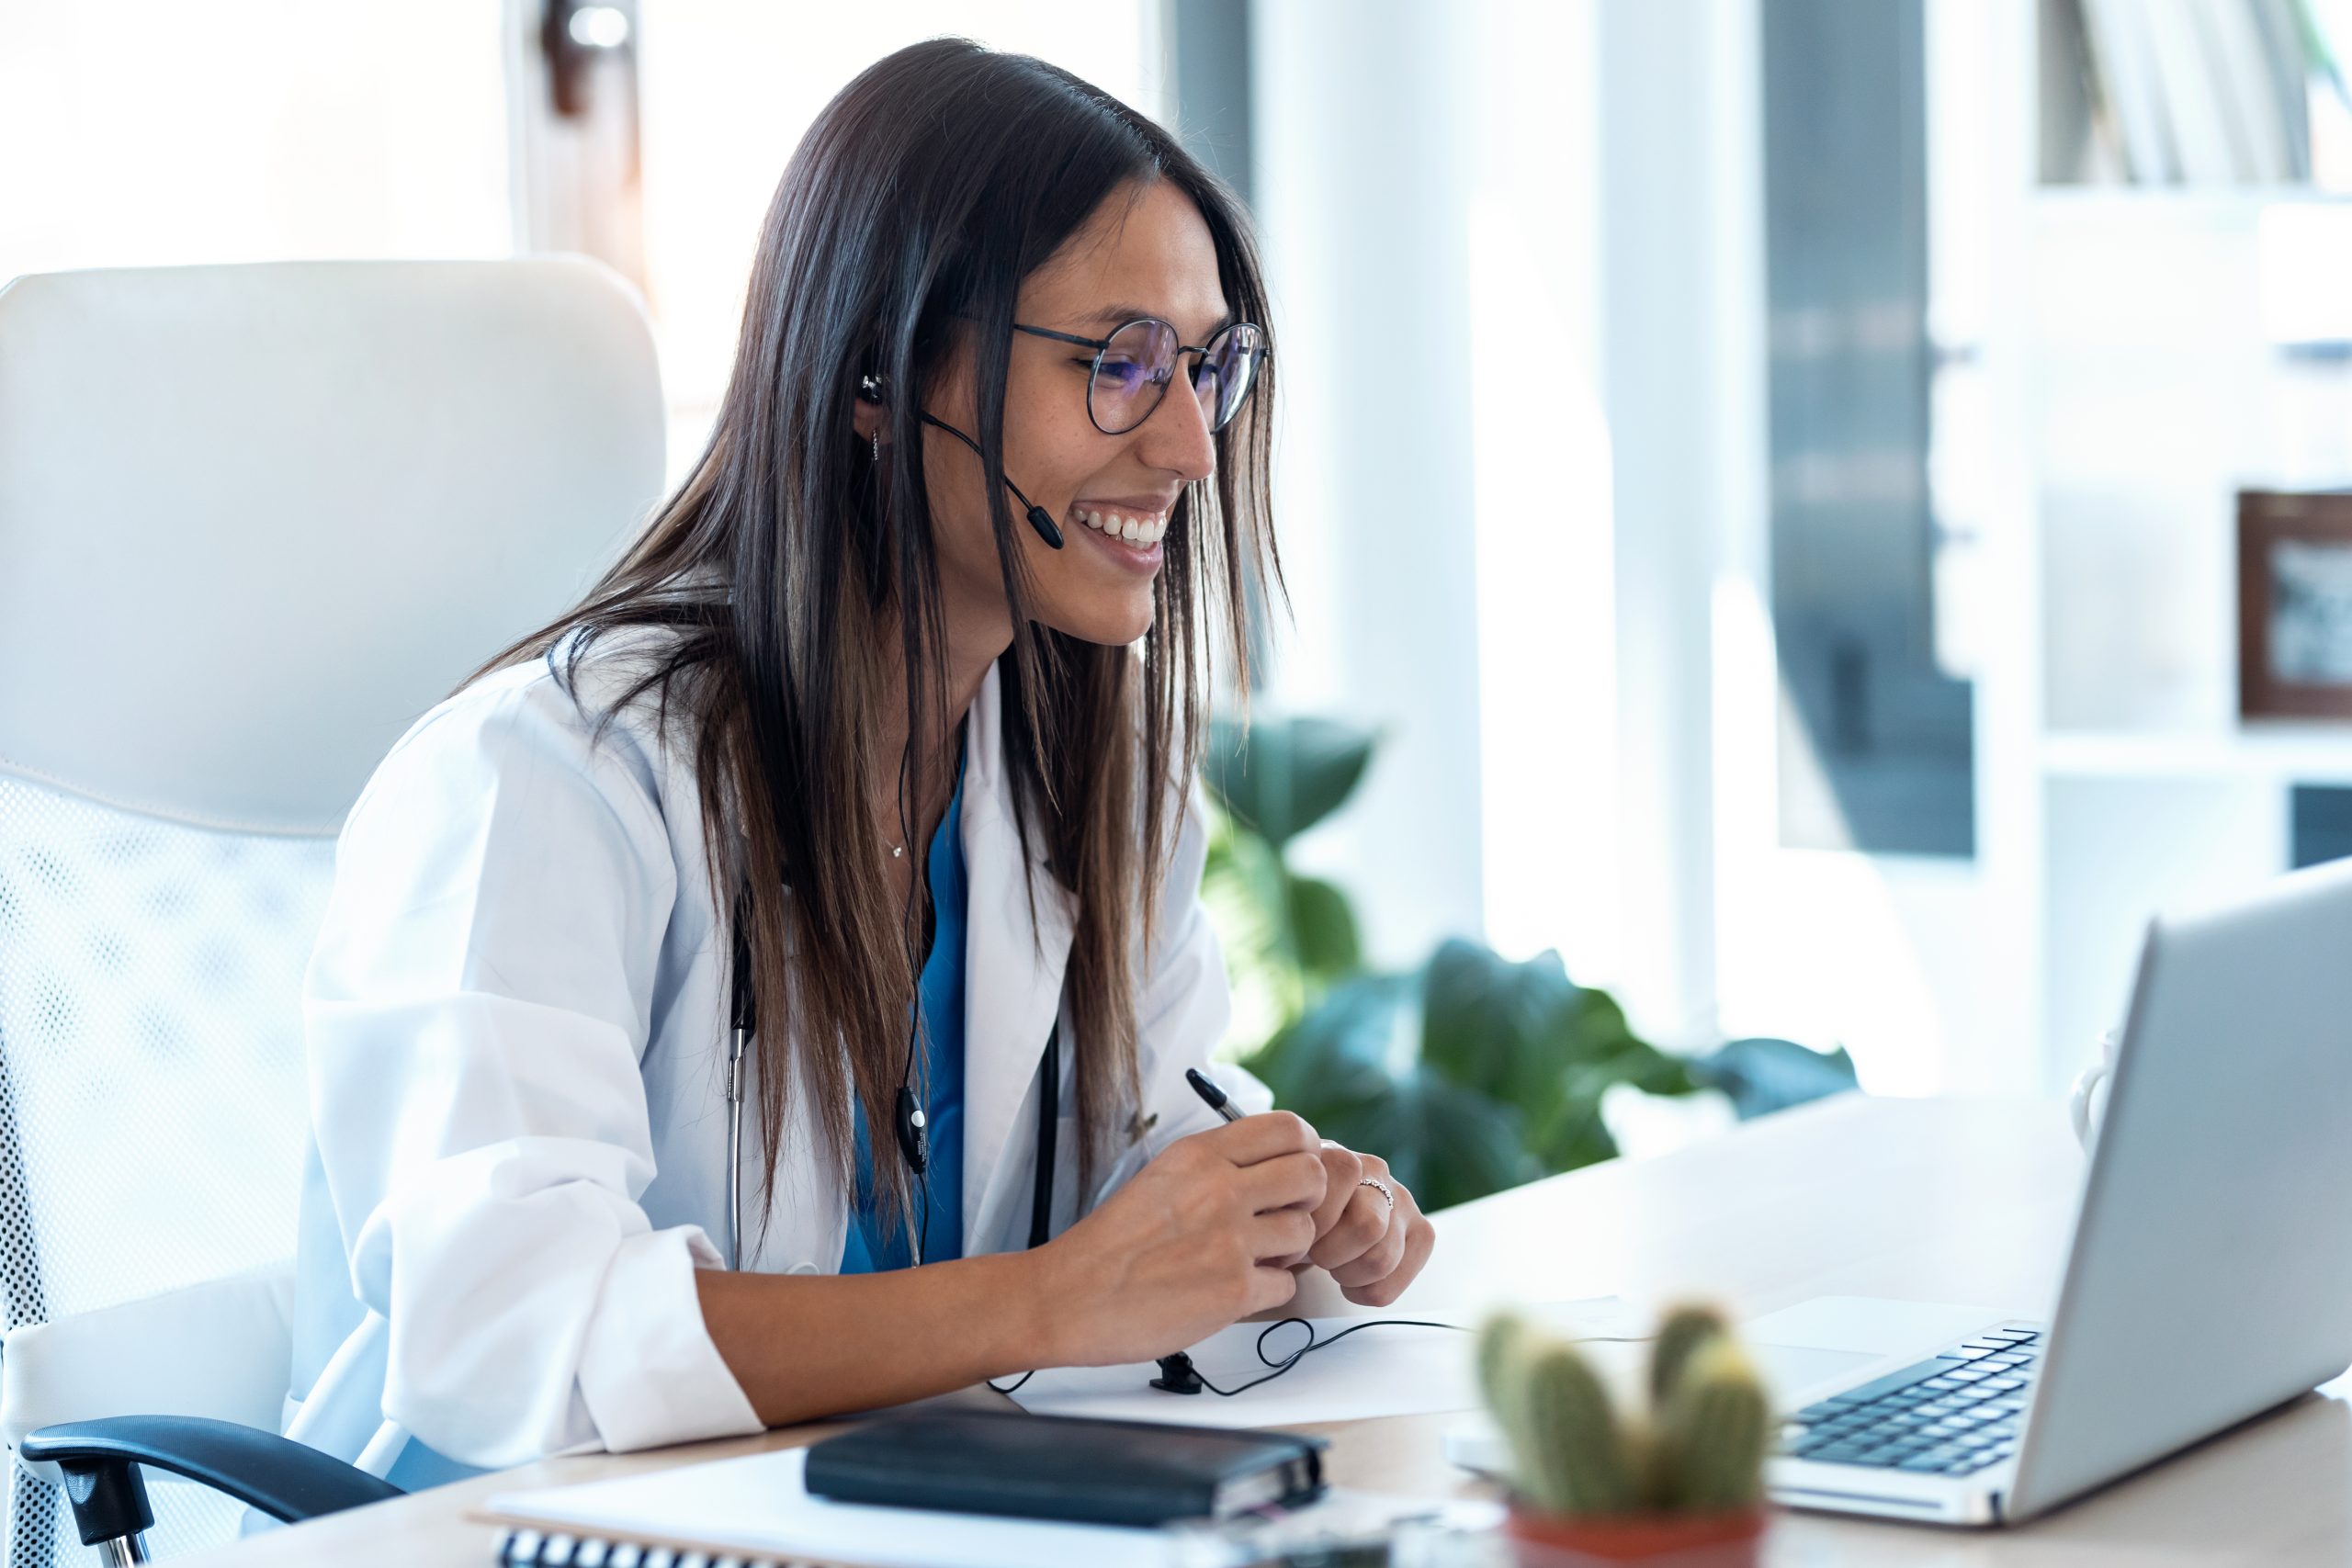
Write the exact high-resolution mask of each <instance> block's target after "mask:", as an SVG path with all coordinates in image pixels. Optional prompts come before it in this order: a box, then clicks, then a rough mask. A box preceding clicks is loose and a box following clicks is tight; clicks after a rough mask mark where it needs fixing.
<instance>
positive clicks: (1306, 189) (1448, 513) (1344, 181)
mask: <svg viewBox="0 0 2352 1568" xmlns="http://www.w3.org/2000/svg"><path fill="white" fill-rule="evenodd" d="M1252 29H1253V30H1252V35H1251V47H1252V49H1253V50H1254V51H1255V52H1256V64H1255V72H1254V77H1255V83H1256V95H1255V96H1254V98H1253V101H1252V105H1251V115H1252V125H1253V131H1254V134H1255V137H1256V139H1257V147H1256V166H1255V175H1254V177H1255V179H1256V182H1257V205H1258V217H1259V221H1260V224H1261V234H1262V238H1263V241H1264V248H1265V254H1266V260H1267V265H1268V270H1269V274H1270V288H1271V289H1272V296H1273V308H1274V309H1273V314H1274V326H1275V330H1276V332H1277V333H1278V334H1279V335H1278V338H1277V341H1276V344H1275V353H1276V354H1277V355H1280V356H1281V370H1280V372H1279V380H1280V391H1279V393H1278V406H1279V408H1280V418H1279V420H1278V422H1277V424H1276V428H1275V437H1274V465H1275V494H1274V501H1275V507H1276V513H1277V520H1278V526H1279V531H1280V539H1281V544H1282V549H1283V559H1284V566H1285V569H1286V571H1287V573H1288V575H1289V579H1290V583H1291V588H1292V592H1293V599H1294V604H1295V610H1296V615H1297V620H1296V626H1295V629H1293V628H1288V627H1285V628H1283V631H1282V632H1281V634H1280V635H1279V636H1278V637H1277V646H1276V657H1275V671H1274V679H1273V682H1272V691H1271V693H1270V696H1271V698H1272V701H1271V702H1269V704H1268V707H1269V708H1272V706H1273V705H1275V704H1276V703H1279V704H1282V705H1289V706H1291V707H1294V708H1296V709H1299V710H1304V711H1312V712H1319V713H1328V714H1331V715H1333V716H1342V717H1347V718H1350V719H1353V720H1356V721H1359V722H1363V723H1368V724H1372V725H1376V726H1378V727H1379V728H1381V729H1382V731H1383V732H1384V734H1385V744H1384V745H1383V747H1382V749H1381V750H1380V752H1379V754H1378V756H1377V757H1376V759H1375V761H1374V765H1373V770H1372V773H1370V775H1369V776H1368V778H1367V780H1366V782H1365V784H1364V787H1363V791H1362V792H1361V793H1360V794H1359V795H1358V796H1357V797H1356V798H1355V800H1354V801H1353V802H1351V804H1350V806H1349V807H1348V809H1347V810H1346V811H1345V813H1343V814H1342V815H1341V816H1340V817H1339V818H1336V819H1334V821H1333V822H1332V823H1331V825H1330V826H1329V829H1326V830H1324V831H1321V832H1318V833H1317V834H1316V835H1314V836H1313V837H1312V838H1311V839H1310V840H1307V841H1306V843H1304V844H1302V845H1301V846H1300V848H1299V851H1298V855H1297V858H1298V860H1299V861H1300V863H1302V864H1304V865H1307V866H1311V867H1315V868H1317V869H1325V868H1328V869H1329V872H1330V874H1333V875H1335V876H1336V877H1337V878H1338V879H1339V880H1340V882H1341V884H1342V886H1345V887H1347V888H1348V889H1349V890H1350V891H1351V893H1352V894H1353V895H1354V896H1355V898H1356V904H1357V908H1358V912H1359V914H1360V915H1361V916H1362V917H1363V921H1364V925H1365V938H1366V942H1367V946H1368V949H1369V953H1370V956H1371V957H1372V959H1373V960H1374V962H1377V963H1382V964H1400V965H1401V964H1410V963H1413V962H1416V961H1418V960H1419V958H1421V957H1423V956H1425V955H1426V953H1428V951H1429V949H1430V946H1432V945H1433V944H1434V943H1435V942H1436V941H1437V940H1438V939H1439V938H1441V937H1442V936H1445V935H1449V934H1453V933H1456V932H1459V933H1464V934H1471V935H1476V934H1477V933H1478V932H1479V931H1480V929H1481V921H1482V910H1481V895H1480V865H1481V836H1480V827H1479V824H1480V803H1479V769H1478V746H1479V740H1478V734H1479V725H1478V693H1479V687H1478V643H1477V603H1476V592H1477V589H1476V552H1475V549H1474V547H1473V539H1472V530H1473V516H1472V467H1471V464H1472V451H1473V422H1472V410H1471V401H1470V399H1469V397H1468V389H1469V388H1470V385H1471V374H1470V371H1471V355H1470V344H1471V331H1472V320H1471V301H1470V290H1469V288H1468V281H1469V265H1470V256H1469V239H1468V235H1469V208H1470V199H1471V197H1470V191H1469V188H1468V186H1467V184H1466V182H1465V180H1464V171H1465V169H1467V168H1468V167H1469V166H1470V164H1471V163H1472V161H1473V158H1474V156H1475V148H1474V147H1473V145H1472V143H1471V141H1470V139H1469V136H1468V127H1469V124H1470V122H1471V118H1472V117H1471V112H1470V111H1471V107H1472V105H1473V104H1474V102H1475V100H1476V93H1475V84H1474V82H1473V80H1472V77H1471V74H1470V71H1469V62H1470V56H1469V51H1468V48H1467V45H1466V44H1465V41H1464V29H1463V28H1461V27H1460V26H1459V25H1458V24H1457V20H1456V18H1455V17H1454V16H1453V13H1452V10H1451V8H1450V7H1445V6H1428V5H1421V4H1413V3H1409V0H1285V3H1283V4H1280V5H1262V6H1256V7H1254V9H1253V20H1252Z"/></svg>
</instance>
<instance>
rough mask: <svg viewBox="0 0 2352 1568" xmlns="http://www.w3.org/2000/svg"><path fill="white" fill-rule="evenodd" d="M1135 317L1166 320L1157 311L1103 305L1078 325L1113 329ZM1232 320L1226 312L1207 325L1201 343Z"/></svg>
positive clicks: (1232, 317)
mask: <svg viewBox="0 0 2352 1568" xmlns="http://www.w3.org/2000/svg"><path fill="white" fill-rule="evenodd" d="M1137 316H1157V317H1159V320H1161V321H1166V320H1168V318H1167V317H1166V316H1164V315H1160V313H1159V311H1158V310H1148V309H1146V308H1145V307H1144V306H1141V305H1105V306H1103V308H1102V309H1101V310H1094V311H1090V312H1089V313H1088V314H1086V315H1083V316H1080V318H1079V324H1080V326H1087V327H1115V326H1117V325H1119V324H1120V323H1121V322H1123V321H1134V320H1135V319H1136V317H1137ZM1234 320H1235V318H1234V314H1233V312H1232V311H1231V310H1227V312H1226V313H1225V314H1224V315H1222V316H1219V317H1218V318H1217V319H1216V321H1212V322H1211V323H1209V330H1208V331H1207V332H1205V333H1202V334H1201V341H1202V342H1203V343H1206V342H1208V340H1209V339H1211V338H1213V337H1215V336H1216V334H1217V333H1220V332H1222V331H1223V330H1225V329H1226V328H1227V327H1229V326H1231V325H1232V324H1233V322H1234Z"/></svg>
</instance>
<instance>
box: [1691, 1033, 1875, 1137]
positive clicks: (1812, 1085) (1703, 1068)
mask: <svg viewBox="0 0 2352 1568" xmlns="http://www.w3.org/2000/svg"><path fill="white" fill-rule="evenodd" d="M1691 1074H1692V1076H1693V1077H1696V1078H1697V1079H1698V1080H1699V1082H1700V1083H1702V1084H1703V1085H1706V1086H1707V1087H1709V1088H1712V1089H1722V1090H1723V1091H1724V1093H1725V1094H1727V1095H1729V1096H1730V1097H1731V1103H1732V1108H1733V1109H1734V1110H1735V1111H1738V1112H1739V1118H1740V1120H1741V1121H1743V1122H1745V1121H1747V1120H1748V1119H1749V1118H1751V1117H1756V1116H1763V1115H1766V1114H1769V1113H1770V1112H1771V1111H1785V1110H1787V1109H1788V1108H1789V1107H1790V1106H1792V1105H1803V1104H1804V1103H1805V1102H1806V1101H1807V1100H1823V1099H1826V1098H1827V1097H1828V1096H1830V1095H1833V1094H1842V1093H1844V1092H1846V1091H1847V1090H1849V1089H1854V1088H1856V1087H1858V1085H1857V1080H1856V1078H1855V1077H1854V1059H1853V1057H1851V1056H1850V1055H1847V1053H1846V1049H1845V1047H1844V1046H1842V1045H1841V1046H1839V1047H1838V1049H1837V1050H1835V1051H1827V1052H1824V1051H1815V1050H1813V1049H1811V1048H1809V1047H1807V1046H1804V1045H1800V1044H1798V1043H1796V1042H1794V1041H1793V1040H1773V1039H1769V1038H1757V1039H1749V1040H1734V1041H1732V1042H1731V1043H1728V1044H1726V1045H1724V1046H1723V1047H1722V1048H1721V1049H1719V1050H1717V1051H1715V1052H1714V1053H1713V1055H1706V1056H1702V1057H1700V1058H1698V1059H1697V1060H1696V1061H1694V1062H1692V1063H1691Z"/></svg>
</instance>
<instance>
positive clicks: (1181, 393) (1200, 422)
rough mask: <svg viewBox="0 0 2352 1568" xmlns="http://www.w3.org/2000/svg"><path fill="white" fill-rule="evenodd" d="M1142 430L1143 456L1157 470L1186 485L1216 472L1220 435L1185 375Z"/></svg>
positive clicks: (1178, 379) (1179, 378)
mask: <svg viewBox="0 0 2352 1568" xmlns="http://www.w3.org/2000/svg"><path fill="white" fill-rule="evenodd" d="M1139 428H1140V430H1141V432H1142V435H1143V448H1142V456H1143V457H1144V460H1145V461H1147V462H1148V463H1149V464H1150V465H1151V466H1152V467H1153V468H1164V469H1166V470H1167V471H1169V472H1170V473H1172V474H1177V475H1180V476H1182V479H1183V481H1184V482H1185V483H1186V484H1192V483H1193V482H1194V481H1195V480H1199V479H1207V478H1208V477H1209V476H1210V475H1211V474H1214V473H1216V435H1215V434H1214V433H1213V432H1211V431H1210V429H1209V414H1208V410H1206V409H1204V408H1203V407H1202V406H1201V398H1200V394H1199V393H1198V392H1196V391H1194V390H1193V383H1192V382H1191V380H1190V379H1189V378H1186V377H1184V376H1183V375H1182V374H1179V375H1178V376H1177V377H1176V378H1175V379H1174V380H1172V381H1170V383H1169V385H1168V390H1167V393H1166V394H1165V395H1164V396H1162V397H1161V398H1160V400H1159V407H1158V408H1156V409H1154V410H1152V411H1151V417H1150V418H1149V419H1147V420H1145V421H1144V422H1143V423H1142V425H1141V426H1140V427H1139Z"/></svg>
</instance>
